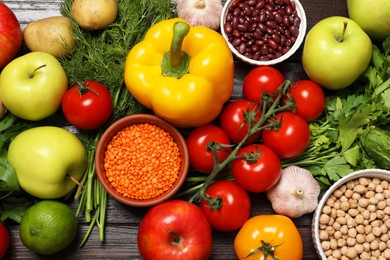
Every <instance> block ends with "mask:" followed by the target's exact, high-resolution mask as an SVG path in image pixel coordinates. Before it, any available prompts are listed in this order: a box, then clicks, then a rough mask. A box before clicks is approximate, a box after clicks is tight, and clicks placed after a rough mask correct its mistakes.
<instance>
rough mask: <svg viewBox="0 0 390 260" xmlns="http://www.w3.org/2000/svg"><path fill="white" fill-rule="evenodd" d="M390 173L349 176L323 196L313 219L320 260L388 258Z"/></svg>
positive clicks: (363, 172)
mask: <svg viewBox="0 0 390 260" xmlns="http://www.w3.org/2000/svg"><path fill="white" fill-rule="evenodd" d="M389 182H390V171H387V170H382V169H366V170H360V171H357V172H354V173H351V174H348V175H346V176H344V177H343V178H341V179H340V180H339V181H337V182H336V183H334V184H333V185H332V186H331V187H330V188H329V189H328V190H327V191H326V192H325V193H324V194H323V196H322V198H321V200H320V202H319V204H318V206H317V209H316V211H315V212H314V216H313V223H312V235H313V241H314V247H315V249H316V251H317V254H318V255H319V256H320V258H321V259H329V260H333V259H390V186H389V185H390V184H389Z"/></svg>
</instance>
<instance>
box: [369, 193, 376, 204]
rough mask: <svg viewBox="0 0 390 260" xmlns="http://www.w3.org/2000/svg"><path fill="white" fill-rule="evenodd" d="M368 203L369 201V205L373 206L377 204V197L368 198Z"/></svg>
mask: <svg viewBox="0 0 390 260" xmlns="http://www.w3.org/2000/svg"><path fill="white" fill-rule="evenodd" d="M368 203H370V204H371V205H373V206H375V205H376V204H378V199H377V198H376V197H375V195H374V197H371V198H369V199H368Z"/></svg>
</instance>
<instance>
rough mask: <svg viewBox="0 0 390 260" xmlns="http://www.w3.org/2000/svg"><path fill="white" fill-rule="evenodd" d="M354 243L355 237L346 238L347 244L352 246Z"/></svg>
mask: <svg viewBox="0 0 390 260" xmlns="http://www.w3.org/2000/svg"><path fill="white" fill-rule="evenodd" d="M355 244H356V238H353V237H348V238H347V245H348V246H354V245H355Z"/></svg>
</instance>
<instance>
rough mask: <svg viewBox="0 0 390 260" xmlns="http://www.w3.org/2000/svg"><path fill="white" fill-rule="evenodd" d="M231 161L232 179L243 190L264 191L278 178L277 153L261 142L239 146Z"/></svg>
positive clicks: (280, 170)
mask: <svg viewBox="0 0 390 260" xmlns="http://www.w3.org/2000/svg"><path fill="white" fill-rule="evenodd" d="M236 156H237V157H238V158H237V159H234V160H233V161H232V163H231V171H232V175H233V177H234V179H235V180H236V181H237V183H238V184H239V185H240V186H241V187H243V188H244V189H245V190H247V191H250V192H264V191H266V190H268V189H270V188H272V187H273V186H274V185H275V184H276V183H277V182H278V180H279V178H280V175H281V172H282V168H281V163H280V159H279V157H278V155H277V154H276V153H275V152H274V151H272V150H271V149H270V148H268V147H267V146H265V145H262V144H251V145H248V146H245V147H243V148H241V149H240V150H239V151H238V152H237V154H236Z"/></svg>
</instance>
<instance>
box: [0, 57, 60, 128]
mask: <svg viewBox="0 0 390 260" xmlns="http://www.w3.org/2000/svg"><path fill="white" fill-rule="evenodd" d="M67 89H68V78H67V75H66V73H65V71H64V69H63V67H62V65H61V63H60V62H59V61H58V60H57V59H56V58H55V57H54V56H53V55H51V54H48V53H45V52H30V53H28V54H25V55H23V56H20V57H18V58H16V59H14V60H13V61H11V62H10V63H8V64H7V65H6V66H5V67H4V69H3V71H2V72H1V75H0V97H1V101H2V102H3V104H4V105H5V107H6V108H7V109H8V110H9V112H11V113H12V114H14V115H15V116H17V117H20V118H23V119H26V120H31V121H37V120H41V119H44V118H46V117H48V116H50V115H52V114H54V113H55V112H56V111H57V109H58V108H59V107H60V105H61V99H62V97H63V95H64V94H65V92H66V90H67Z"/></svg>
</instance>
